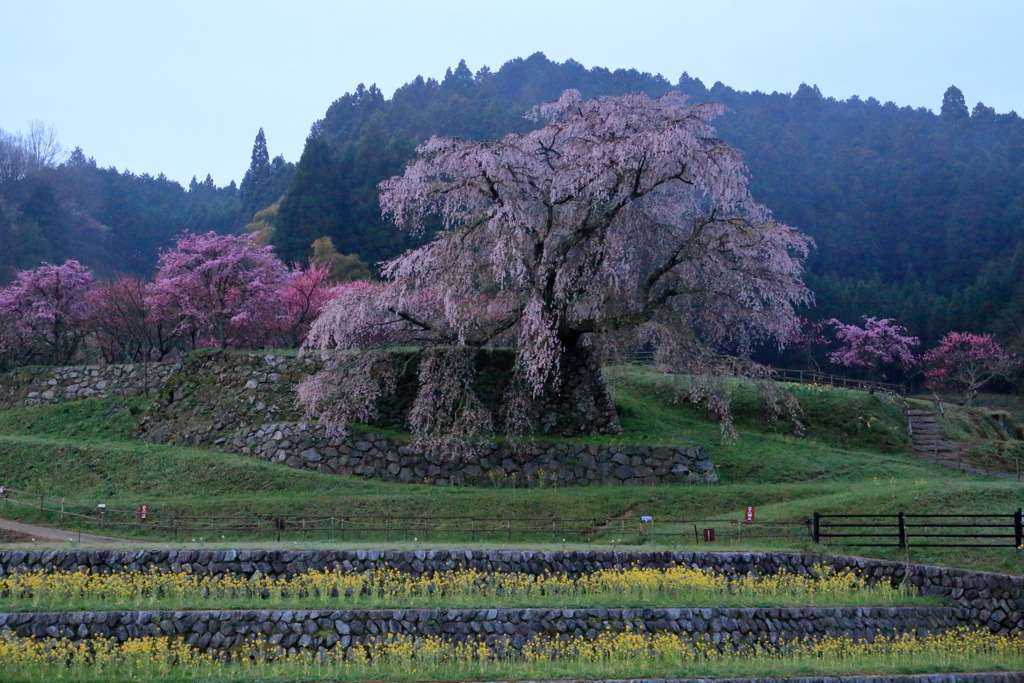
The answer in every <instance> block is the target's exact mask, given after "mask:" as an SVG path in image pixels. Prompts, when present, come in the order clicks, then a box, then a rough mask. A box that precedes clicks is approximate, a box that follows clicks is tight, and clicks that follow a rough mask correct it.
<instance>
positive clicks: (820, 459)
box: [0, 367, 1024, 573]
mask: <svg viewBox="0 0 1024 683" xmlns="http://www.w3.org/2000/svg"><path fill="white" fill-rule="evenodd" d="M608 379H609V384H610V385H611V386H612V388H613V391H614V396H615V400H616V404H617V405H618V407H619V409H620V413H621V416H622V424H623V434H622V435H619V436H614V437H603V438H602V439H601V440H604V441H608V442H610V443H656V444H679V443H686V444H694V445H698V446H701V447H703V448H705V449H706V450H707V451H708V452H709V453H710V454H711V457H712V459H713V460H714V461H715V463H717V465H718V472H719V476H720V479H721V483H719V484H717V485H714V486H708V485H662V486H633V487H588V488H531V489H498V488H476V487H468V486H457V487H432V486H421V485H407V484H393V483H386V482H378V481H373V480H364V479H362V478H354V477H343V476H329V475H320V474H316V473H312V472H306V471H300V470H295V469H291V468H288V467H284V466H280V465H271V464H268V463H264V462H261V461H257V460H254V459H250V458H246V457H243V456H238V455H233V454H225V453H219V452H216V451H212V450H204V449H189V448H174V447H166V446H159V445H155V444H148V443H143V442H140V441H137V440H135V439H133V438H132V437H131V432H132V429H133V428H134V425H135V423H136V421H137V419H138V417H139V416H140V415H141V414H142V412H143V411H144V409H145V407H146V400H145V399H131V400H125V399H106V400H91V401H80V402H75V403H68V404H63V405H58V406H44V407H36V408H19V409H9V410H6V411H0V462H2V474H0V478H2V481H0V484H3V485H5V486H7V487H9V488H14V489H21V490H27V491H32V492H35V493H40V494H44V495H45V496H46V497H47V498H48V499H53V500H57V499H61V498H63V499H65V501H66V503H67V509H68V510H76V509H78V508H74V507H72V506H71V503H76V502H77V503H82V504H85V505H87V506H88V508H89V509H93V508H94V506H95V504H97V503H101V502H102V503H105V504H106V505H107V506H108V507H109V508H111V509H114V508H123V509H134V508H136V507H137V506H138V505H139V504H141V503H146V504H148V505H149V506H150V509H151V510H152V512H153V521H154V522H156V521H159V520H166V519H168V518H169V517H171V516H174V515H203V516H232V515H244V516H249V517H251V516H252V515H254V514H261V515H270V516H272V515H301V514H305V515H310V514H321V515H369V516H377V517H385V516H389V515H390V516H438V517H440V516H447V517H460V516H465V517H473V516H490V517H530V518H551V517H556V518H573V519H588V520H589V519H602V520H603V519H612V518H620V519H622V520H623V522H622V524H623V527H624V528H628V529H631V530H635V529H637V528H638V527H637V525H636V524H635V521H636V520H638V518H639V516H640V515H651V516H653V517H654V518H655V520H656V525H655V527H654V530H655V531H657V532H658V533H666V532H669V533H678V534H680V535H678V536H652V537H649V538H648V539H647V545H648V546H655V545H657V546H665V547H691V548H692V547H694V543H695V541H694V536H693V529H692V526H693V524H692V520H699V519H732V520H739V519H740V518H741V515H742V511H743V508H744V506H746V505H754V506H756V507H757V518H758V521H789V520H793V521H799V520H802V519H804V518H807V517H809V516H811V515H812V514H813V513H814V512H815V511H819V512H831V513H864V512H893V513H895V512H896V511H898V510H906V511H914V512H921V513H923V512H942V513H969V512H998V513H1005V514H1007V515H1009V514H1010V513H1011V512H1012V511H1013V510H1015V509H1016V508H1017V507H1018V506H1019V505H1020V501H1021V499H1022V496H1021V494H1022V493H1024V485H1022V484H1021V483H1019V482H1017V481H1014V480H1008V479H999V478H994V477H982V476H968V475H963V474H960V473H957V472H954V471H950V470H947V469H942V468H939V467H936V466H934V465H931V464H929V463H927V462H924V461H922V460H919V459H917V458H915V457H914V456H912V455H911V454H910V452H909V450H910V449H909V442H908V440H907V436H906V429H905V426H904V423H903V421H902V417H901V414H900V410H899V406H897V405H896V404H895V403H894V402H892V401H891V400H890V399H888V398H886V397H884V396H882V395H878V394H868V393H865V392H858V391H848V390H840V389H832V388H828V387H816V386H792V385H783V386H782V390H783V391H790V392H792V393H794V394H795V395H796V397H797V398H798V400H799V402H800V405H801V407H802V413H803V415H802V417H801V421H802V423H803V425H804V430H803V434H802V435H796V434H795V433H794V429H793V424H792V422H791V421H790V420H789V419H779V420H773V419H772V416H771V414H770V411H768V410H767V409H765V407H764V403H763V402H762V401H761V399H760V396H759V394H758V392H757V391H756V390H755V389H753V388H752V387H749V386H746V385H736V386H735V387H734V392H733V393H734V407H735V414H736V425H737V428H738V432H739V437H738V438H737V439H736V440H735V441H734V442H732V443H723V441H722V439H721V433H720V430H719V427H718V424H717V422H715V421H714V420H711V419H709V418H708V416H707V415H706V414H705V411H704V410H703V409H702V408H700V407H699V406H695V405H693V404H690V403H688V402H685V401H684V402H677V401H676V400H675V396H676V394H677V389H678V387H677V386H676V384H675V380H674V379H673V378H671V377H668V376H664V375H659V374H657V373H654V372H652V371H651V370H649V369H645V368H636V367H629V368H619V369H612V370H611V371H609V373H608ZM954 412H955V411H954ZM956 419H958V418H957V417H956V415H953V416H951V417H950V421H951V422H955V420H956ZM972 419H974V418H972ZM974 421H975V422H976V421H977V420H976V419H974ZM983 443H990V444H996V443H997V442H983ZM1004 443H1016V442H1004ZM992 447H993V448H995V447H996V446H992ZM1000 447H1002V446H1000ZM48 507H49V506H48ZM0 514H2V515H5V516H10V517H19V518H23V519H41V520H43V521H47V522H51V523H52V522H55V521H59V520H58V518H57V517H56V516H55V515H54V514H53V513H46V514H41V513H38V512H33V511H32V510H31V509H28V508H24V507H20V506H14V505H9V504H8V505H4V504H2V503H0ZM667 520H688V521H687V522H686V523H683V524H675V525H673V524H671V523H668V522H667ZM627 521H628V525H627ZM76 523H77V522H76V521H75V520H74V519H73V518H70V517H68V518H65V519H64V525H65V526H68V527H73V526H74V525H75V524H76ZM84 526H85V527H88V524H84ZM591 531H592V532H594V533H593V534H592V535H591V536H590V539H591V540H590V541H589V544H583V539H582V538H579V539H574V538H569V539H567V541H566V542H567V544H568V546H578V547H593V545H594V544H597V543H611V542H616V543H617V542H618V540H619V537H621V534H617V533H616V529H613V528H596V529H591ZM133 535H135V536H136V537H141V538H148V539H149V540H152V541H154V542H159V541H160V540H164V539H167V540H169V539H170V538H171V537H170V536H169V535H168V534H167V533H166V532H150V533H144V532H133ZM307 539H308V540H310V541H315V540H317V539H316V537H315V535H310V536H308V537H302V538H301V540H302V542H306V540H307ZM184 540H187V541H190V540H191V537H190V538H188V539H184ZM203 540H204V542H209V541H210V540H211V539H210V538H208V537H204V539H203ZM227 540H231V538H230V534H228V535H227V537H226V538H225V541H227ZM238 540H243V539H238ZM249 540H250V541H251V540H252V539H251V538H250V539H249ZM264 540H273V538H272V537H269V536H268V537H267V538H266V539H264ZM321 540H323V539H321ZM354 540H357V541H360V542H363V543H369V542H393V541H397V540H402V541H406V542H410V543H412V539H409V538H404V537H402V536H401V535H395V534H392V533H391V532H390V531H389V533H388V536H387V538H385V537H383V535H382V534H379V535H378V537H374V536H373V535H372V534H371V535H370V536H362V537H360V538H358V539H354ZM500 540H504V539H502V538H501V537H498V536H492V537H475V536H474V537H473V538H470V537H468V536H466V535H463V537H460V535H459V534H458V533H452V534H448V535H447V536H445V537H443V538H437V542H438V543H440V544H441V545H451V544H452V543H456V542H466V543H470V542H473V541H478V542H481V543H484V544H485V545H488V546H493V545H494V544H495V543H496V542H498V541H500ZM513 540H515V539H513ZM558 540H559V539H558V538H555V537H551V538H535V539H532V540H530V541H529V544H530V545H536V544H538V543H554V544H555V545H556V546H557V545H558ZM417 541H419V539H417ZM419 542H420V543H421V544H422V543H426V542H428V541H426V540H424V541H419ZM624 542H625V543H634V542H636V538H635V537H633V536H628V534H627V538H625V539H624ZM414 544H415V543H414ZM810 545H811V544H810V542H809V541H808V540H806V539H805V538H804V536H802V535H801V536H798V537H794V538H793V539H792V540H788V541H765V540H757V539H749V538H748V539H742V540H736V539H734V538H729V539H728V540H727V541H726V543H724V544H723V543H720V544H718V545H715V546H710V545H706V544H701V545H700V546H699V547H700V548H702V549H706V550H710V549H734V548H751V549H756V548H765V547H790V548H794V549H808V548H809V547H810ZM830 550H835V549H830ZM867 552H868V551H861V552H860V554H867ZM872 554H875V555H881V556H890V557H893V558H897V557H898V558H900V559H906V555H905V553H900V552H896V551H891V552H886V551H873V552H872ZM911 559H914V560H921V561H930V562H941V563H945V564H951V565H964V566H979V567H985V568H990V569H998V570H1001V571H1011V572H1014V573H1019V572H1020V568H1021V561H1020V559H1019V556H1018V555H1017V554H1016V553H1015V552H1013V551H1012V549H999V550H992V551H977V550H972V551H970V552H963V551H956V550H942V551H934V552H930V553H924V552H922V551H915V550H912V552H911Z"/></svg>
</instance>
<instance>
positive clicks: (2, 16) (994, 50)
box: [0, 0, 1024, 185]
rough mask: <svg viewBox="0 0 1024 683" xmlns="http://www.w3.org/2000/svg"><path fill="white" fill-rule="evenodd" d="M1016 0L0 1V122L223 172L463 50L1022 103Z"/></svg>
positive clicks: (464, 54) (934, 104) (117, 154)
mask: <svg viewBox="0 0 1024 683" xmlns="http://www.w3.org/2000/svg"><path fill="white" fill-rule="evenodd" d="M1022 27H1024V2H1021V0H972V1H971V2H965V1H963V0H633V1H632V2H611V1H608V0H574V1H571V2H568V1H566V2H563V1H560V0H517V1H516V2H501V1H497V2H495V1H491V2H485V1H481V0H422V1H419V2H414V1H412V0H407V1H401V0H390V1H389V0H360V1H359V2H350V1H349V0H291V1H288V2H284V1H281V2H274V1H269V0H198V1H197V0H130V1H129V0H91V1H85V0H0V64H2V65H3V66H2V77H0V84H2V86H0V128H3V129H4V130H7V131H8V132H17V131H19V130H26V129H27V128H28V124H29V122H30V121H33V120H39V121H43V122H44V123H47V124H52V125H53V126H54V127H55V128H56V130H57V133H58V135H59V137H60V141H61V143H62V144H63V145H64V147H65V148H67V149H68V150H70V149H72V148H74V147H75V146H76V145H77V146H81V147H82V149H83V150H84V151H85V153H86V154H87V155H88V156H92V157H95V159H96V162H97V163H98V164H99V165H100V166H103V167H106V166H116V167H117V168H118V169H120V170H125V169H129V170H131V171H133V172H135V173H150V174H153V175H156V174H158V173H161V172H163V173H166V174H167V176H168V177H170V178H172V179H175V180H178V181H179V182H181V183H182V184H187V183H188V181H189V179H190V178H191V177H192V176H193V175H195V176H198V177H199V179H200V180H202V179H203V178H204V177H205V176H206V174H207V173H210V174H211V175H212V176H213V179H214V181H215V182H216V183H217V184H218V185H226V184H227V183H228V182H229V181H231V180H235V181H240V180H241V178H242V175H243V174H244V173H245V170H246V168H248V165H249V155H250V152H251V150H252V143H253V139H254V138H255V136H256V132H257V131H258V130H259V129H260V128H261V127H262V128H263V129H264V130H265V132H266V136H267V144H268V147H269V149H270V154H271V155H272V156H276V155H278V154H283V155H284V156H285V158H286V159H288V160H289V161H297V160H298V158H299V155H300V154H301V152H302V145H303V141H304V140H305V137H306V135H307V134H308V133H309V127H310V125H311V124H312V123H313V122H314V121H316V120H317V119H319V118H321V117H322V116H323V115H324V112H325V111H326V109H327V107H328V105H330V103H331V102H332V101H334V100H335V99H337V98H338V97H340V96H341V95H342V94H344V93H345V92H347V91H351V90H354V89H355V87H356V86H357V85H358V84H359V83H365V84H366V85H367V86H369V85H370V84H371V83H376V84H377V86H378V87H379V88H380V89H381V90H382V91H383V92H384V94H385V96H386V97H388V98H390V97H391V95H392V93H393V92H394V90H395V89H396V88H398V87H399V86H401V85H402V84H404V83H406V82H408V81H411V80H412V79H413V78H415V77H416V76H417V75H422V76H424V77H425V78H426V77H433V78H437V79H441V78H443V76H444V73H445V69H446V68H448V67H453V68H454V67H455V66H456V65H457V64H458V62H459V60H460V59H465V60H466V63H467V65H468V66H469V68H470V69H471V70H473V71H474V72H475V71H477V70H478V69H479V68H480V67H482V66H485V65H486V66H489V67H490V68H491V69H492V70H495V71H496V70H497V69H498V68H500V67H501V65H502V64H503V63H505V62H506V61H508V60H510V59H514V58H516V57H527V56H529V55H531V54H533V53H534V52H538V51H539V52H543V53H545V54H546V55H547V56H548V58H550V59H552V60H554V61H559V62H561V61H565V60H567V59H575V60H576V61H578V62H580V63H582V64H583V65H584V66H586V67H588V68H590V67H593V66H603V67H607V68H609V69H617V68H635V69H637V70H639V71H648V72H651V73H659V74H661V75H663V76H665V77H666V78H667V79H668V80H669V81H670V82H673V83H674V82H676V80H678V78H679V76H680V74H682V73H683V72H684V71H686V72H688V73H689V74H690V75H691V76H694V77H697V78H700V79H701V80H702V81H704V83H705V84H706V85H707V86H709V87H710V86H711V85H712V84H713V83H714V82H715V81H722V82H723V83H725V84H726V85H728V86H731V87H733V88H735V89H737V90H761V91H764V92H772V91H779V92H793V91H795V90H796V89H797V87H798V86H799V85H800V83H801V82H806V83H808V84H817V85H818V87H819V88H820V89H821V91H822V93H823V94H824V95H825V96H827V97H835V98H837V99H846V98H848V97H849V96H851V95H854V94H856V95H859V96H861V97H862V98H867V97H875V98H876V99H878V100H881V101H883V102H885V101H888V100H892V101H894V102H895V103H896V104H898V105H900V106H904V105H910V106H913V107H927V108H929V109H932V110H933V111H938V108H939V106H940V104H941V102H942V94H943V92H945V90H946V88H947V87H949V86H950V85H951V84H955V85H957V86H958V87H959V88H960V89H961V90H962V91H963V92H964V95H965V97H966V100H967V104H968V107H970V108H973V107H974V105H975V103H977V102H978V101H979V100H980V101H983V102H984V103H985V104H986V105H988V106H991V107H994V108H995V109H996V111H997V112H1000V113H1006V112H1009V111H1010V110H1015V111H1017V113H1019V114H1022V115H1024V40H1022V30H1024V29H1022Z"/></svg>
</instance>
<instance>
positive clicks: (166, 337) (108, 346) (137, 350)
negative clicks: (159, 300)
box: [88, 277, 178, 363]
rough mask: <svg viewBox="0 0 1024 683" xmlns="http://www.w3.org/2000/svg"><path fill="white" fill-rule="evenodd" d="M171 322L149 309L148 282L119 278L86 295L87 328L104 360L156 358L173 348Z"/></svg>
mask: <svg viewBox="0 0 1024 683" xmlns="http://www.w3.org/2000/svg"><path fill="white" fill-rule="evenodd" d="M174 327H175V323H174V322H173V321H168V320H165V319H164V318H163V317H161V316H160V315H158V314H157V312H156V311H155V310H154V309H153V306H152V300H151V298H150V296H149V285H148V284H147V283H146V282H145V281H143V280H141V279H139V278H135V277H122V278H118V279H116V280H113V281H111V282H109V283H107V284H105V285H102V286H99V287H96V288H95V289H94V290H93V291H92V292H91V293H90V295H89V313H88V328H89V331H90V332H91V334H92V337H93V340H94V342H95V345H96V348H97V350H98V351H99V353H100V355H101V356H102V357H103V359H104V360H105V361H106V362H108V363H135V362H140V361H159V360H162V359H164V358H165V357H166V356H167V355H169V354H170V353H172V352H173V351H174V350H175V347H176V345H177V342H178V338H177V336H176V335H175V334H174Z"/></svg>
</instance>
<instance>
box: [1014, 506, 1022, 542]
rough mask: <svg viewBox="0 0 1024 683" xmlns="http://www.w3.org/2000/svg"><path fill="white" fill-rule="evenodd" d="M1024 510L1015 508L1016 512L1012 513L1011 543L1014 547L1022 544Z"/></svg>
mask: <svg viewBox="0 0 1024 683" xmlns="http://www.w3.org/2000/svg"><path fill="white" fill-rule="evenodd" d="M1021 517H1024V510H1022V509H1020V508H1017V512H1016V513H1015V514H1014V515H1013V545H1014V547H1016V548H1019V547H1021V545H1024V519H1021Z"/></svg>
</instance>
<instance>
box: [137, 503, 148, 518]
mask: <svg viewBox="0 0 1024 683" xmlns="http://www.w3.org/2000/svg"><path fill="white" fill-rule="evenodd" d="M147 517H149V506H148V505H140V506H139V519H146V518H147Z"/></svg>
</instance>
